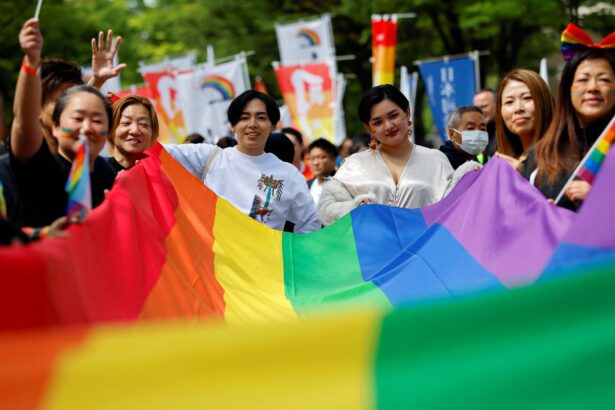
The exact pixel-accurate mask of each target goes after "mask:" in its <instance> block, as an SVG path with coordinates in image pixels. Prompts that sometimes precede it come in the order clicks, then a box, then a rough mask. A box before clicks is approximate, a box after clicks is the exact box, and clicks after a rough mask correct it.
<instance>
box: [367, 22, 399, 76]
mask: <svg viewBox="0 0 615 410" xmlns="http://www.w3.org/2000/svg"><path fill="white" fill-rule="evenodd" d="M396 46H397V17H396V16H395V14H393V15H387V14H385V15H377V14H376V15H373V16H372V58H373V62H372V83H373V85H380V84H394V81H395V78H394V76H395V47H396Z"/></svg>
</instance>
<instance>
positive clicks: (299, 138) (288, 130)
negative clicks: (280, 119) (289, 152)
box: [280, 127, 303, 147]
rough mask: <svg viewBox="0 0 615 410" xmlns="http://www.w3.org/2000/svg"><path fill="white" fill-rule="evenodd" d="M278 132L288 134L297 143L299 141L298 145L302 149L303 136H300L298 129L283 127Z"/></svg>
mask: <svg viewBox="0 0 615 410" xmlns="http://www.w3.org/2000/svg"><path fill="white" fill-rule="evenodd" d="M280 131H282V134H290V135H292V136H293V137H295V138H296V139H297V141H299V145H301V146H302V147H303V135H301V132H300V131H299V130H298V129H296V128H292V127H284V128H282V129H281V130H280Z"/></svg>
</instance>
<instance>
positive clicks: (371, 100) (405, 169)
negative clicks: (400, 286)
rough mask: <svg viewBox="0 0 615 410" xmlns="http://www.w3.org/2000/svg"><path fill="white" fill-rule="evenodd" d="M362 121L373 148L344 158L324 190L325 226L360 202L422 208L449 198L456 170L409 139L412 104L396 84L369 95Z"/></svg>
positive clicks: (375, 89) (362, 108) (321, 210)
mask: <svg viewBox="0 0 615 410" xmlns="http://www.w3.org/2000/svg"><path fill="white" fill-rule="evenodd" d="M359 118H360V119H361V121H362V122H363V125H364V127H365V129H366V130H367V131H368V132H369V133H370V134H371V138H372V141H371V143H370V149H369V150H366V151H362V152H358V153H356V154H354V155H352V156H350V157H348V158H346V159H345V160H344V162H343V163H342V166H341V167H340V169H339V170H338V171H337V173H336V174H335V176H334V177H332V178H331V179H330V180H329V182H328V183H327V184H326V185H325V186H324V187H323V190H322V193H321V196H320V201H319V203H318V208H319V214H320V217H321V220H322V221H323V223H324V224H325V225H328V224H331V223H333V222H334V221H336V220H337V219H339V218H341V217H342V216H344V215H345V214H347V213H348V212H350V211H352V210H353V209H354V208H356V207H358V206H359V205H361V204H370V203H373V204H384V205H390V206H397V207H402V208H420V207H423V206H427V205H430V204H433V203H434V202H437V201H439V200H440V199H442V197H443V196H444V193H445V191H446V189H447V188H448V185H449V182H450V179H451V177H452V174H453V168H452V167H451V165H450V163H449V162H448V160H447V159H446V156H445V155H444V154H442V153H441V152H440V151H438V150H435V149H429V148H425V147H421V146H419V145H415V144H413V143H412V141H411V140H410V133H411V129H412V128H411V125H412V122H411V121H410V104H409V102H408V100H407V99H406V97H405V96H404V95H403V94H402V93H401V92H400V91H399V90H398V89H396V88H395V87H393V86H392V85H388V84H387V85H379V86H376V87H373V88H371V89H370V90H369V91H367V92H366V93H365V94H364V95H363V98H362V99H361V102H360V103H359Z"/></svg>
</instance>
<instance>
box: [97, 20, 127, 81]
mask: <svg viewBox="0 0 615 410" xmlns="http://www.w3.org/2000/svg"><path fill="white" fill-rule="evenodd" d="M121 43H122V37H120V36H118V37H117V38H116V40H115V44H113V31H112V30H108V31H107V41H105V35H104V33H103V32H102V31H101V32H99V33H98V41H96V39H95V38H93V39H92V78H90V81H89V82H88V85H91V86H93V87H96V88H100V87H102V85H103V84H104V83H105V81H107V80H108V79H110V78H113V77H116V76H117V75H118V74H119V73H120V71H122V70H123V69H124V68H126V64H118V65H117V66H116V67H114V66H113V58H114V57H115V55H116V54H117V51H118V50H119V48H120V44H121Z"/></svg>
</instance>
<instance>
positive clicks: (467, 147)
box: [452, 128, 489, 155]
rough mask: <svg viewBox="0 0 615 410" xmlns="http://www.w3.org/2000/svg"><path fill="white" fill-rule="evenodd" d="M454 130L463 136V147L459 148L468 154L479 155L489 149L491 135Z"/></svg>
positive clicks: (477, 131)
mask: <svg viewBox="0 0 615 410" xmlns="http://www.w3.org/2000/svg"><path fill="white" fill-rule="evenodd" d="M452 130H453V131H455V132H458V133H459V134H461V145H459V148H461V149H462V150H463V151H465V152H467V153H468V154H470V155H478V154H480V153H481V152H483V151H484V150H485V148H487V144H488V143H489V134H487V131H481V130H464V131H459V130H456V129H454V128H453V129H452Z"/></svg>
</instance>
